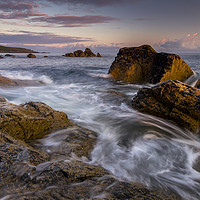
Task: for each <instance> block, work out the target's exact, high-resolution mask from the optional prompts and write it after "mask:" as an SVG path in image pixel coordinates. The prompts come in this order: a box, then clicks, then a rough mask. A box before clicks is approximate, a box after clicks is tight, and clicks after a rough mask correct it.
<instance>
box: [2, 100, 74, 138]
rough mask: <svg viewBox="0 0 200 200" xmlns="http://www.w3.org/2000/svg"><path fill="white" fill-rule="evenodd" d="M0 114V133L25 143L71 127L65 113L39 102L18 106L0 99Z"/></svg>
mask: <svg viewBox="0 0 200 200" xmlns="http://www.w3.org/2000/svg"><path fill="white" fill-rule="evenodd" d="M0 113H1V115H0V131H1V132H3V133H5V132H6V133H9V134H10V135H11V136H13V137H14V138H17V139H21V140H25V141H27V140H30V139H34V138H41V137H42V136H44V135H45V134H47V133H49V132H51V131H52V130H56V129H61V128H65V127H68V126H71V125H72V122H70V120H69V119H68V117H67V115H66V114H65V113H63V112H58V111H55V110H53V109H52V108H50V107H49V106H47V105H46V104H44V103H39V102H37V103H35V102H29V103H25V104H21V105H19V106H18V105H14V104H11V103H9V102H7V101H6V99H4V98H1V101H0Z"/></svg>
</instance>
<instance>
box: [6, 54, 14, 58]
mask: <svg viewBox="0 0 200 200" xmlns="http://www.w3.org/2000/svg"><path fill="white" fill-rule="evenodd" d="M5 56H6V57H13V58H15V57H16V56H15V55H12V54H6V55H5Z"/></svg>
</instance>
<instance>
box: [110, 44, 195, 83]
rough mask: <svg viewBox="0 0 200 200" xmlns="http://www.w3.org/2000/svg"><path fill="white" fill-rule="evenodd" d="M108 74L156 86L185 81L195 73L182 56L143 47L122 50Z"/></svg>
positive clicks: (119, 78) (146, 46)
mask: <svg viewBox="0 0 200 200" xmlns="http://www.w3.org/2000/svg"><path fill="white" fill-rule="evenodd" d="M108 73H110V74H111V75H112V76H113V78H114V79H116V80H122V81H126V82H131V83H152V84H156V83H159V82H164V81H166V80H179V81H184V80H186V79H187V78H189V77H190V76H191V75H192V74H193V71H192V70H191V69H190V67H189V66H188V65H187V64H186V63H185V62H184V61H183V60H182V58H181V57H180V56H178V55H176V54H168V53H157V52H156V51H155V50H154V49H153V48H152V47H151V46H150V45H142V46H140V47H130V48H127V47H126V48H122V49H120V50H119V53H118V54H117V57H116V58H115V60H114V62H113V63H112V65H111V67H110V69H109V72H108Z"/></svg>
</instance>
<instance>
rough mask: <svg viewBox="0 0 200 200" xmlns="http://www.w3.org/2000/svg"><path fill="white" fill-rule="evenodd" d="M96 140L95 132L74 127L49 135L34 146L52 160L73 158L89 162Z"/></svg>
mask: <svg viewBox="0 0 200 200" xmlns="http://www.w3.org/2000/svg"><path fill="white" fill-rule="evenodd" d="M96 140H97V134H96V133H95V132H93V131H90V130H88V129H85V128H82V127H79V126H77V125H74V126H73V127H69V128H67V129H63V130H60V131H57V132H54V133H52V134H49V135H47V136H46V137H44V138H42V139H40V140H39V141H37V142H36V143H33V145H34V146H35V147H36V148H37V149H39V150H40V151H42V152H46V153H48V154H49V155H50V157H51V159H55V160H61V159H63V160H66V159H70V158H71V157H73V158H77V159H82V160H87V161H88V160H90V154H91V152H92V150H93V148H94V145H95V144H96ZM48 143H51V145H48ZM45 144H47V145H45Z"/></svg>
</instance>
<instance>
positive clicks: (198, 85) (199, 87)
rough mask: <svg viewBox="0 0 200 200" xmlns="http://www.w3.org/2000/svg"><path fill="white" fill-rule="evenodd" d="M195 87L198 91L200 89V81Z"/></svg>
mask: <svg viewBox="0 0 200 200" xmlns="http://www.w3.org/2000/svg"><path fill="white" fill-rule="evenodd" d="M195 87H196V88H198V89H200V79H199V80H198V81H197V83H196V85H195Z"/></svg>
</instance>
